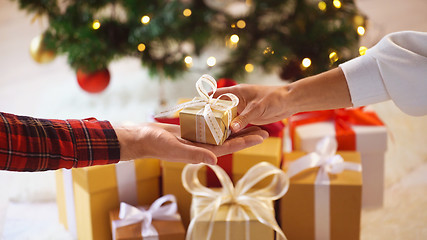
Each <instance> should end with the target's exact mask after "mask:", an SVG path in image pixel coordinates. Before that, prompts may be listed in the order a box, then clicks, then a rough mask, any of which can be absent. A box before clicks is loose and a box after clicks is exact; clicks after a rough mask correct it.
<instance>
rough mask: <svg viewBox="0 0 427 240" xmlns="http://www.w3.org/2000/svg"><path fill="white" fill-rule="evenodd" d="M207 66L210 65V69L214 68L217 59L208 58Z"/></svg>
mask: <svg viewBox="0 0 427 240" xmlns="http://www.w3.org/2000/svg"><path fill="white" fill-rule="evenodd" d="M206 64H208V66H209V67H213V66H215V64H216V58H215V57H208V59H207V60H206Z"/></svg>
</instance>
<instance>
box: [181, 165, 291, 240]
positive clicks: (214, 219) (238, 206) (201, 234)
mask: <svg viewBox="0 0 427 240" xmlns="http://www.w3.org/2000/svg"><path fill="white" fill-rule="evenodd" d="M202 167H203V165H201V164H199V165H187V166H185V168H184V170H183V173H182V182H183V185H184V187H185V189H186V190H187V191H188V192H190V193H191V194H192V196H193V200H192V204H191V215H192V216H191V217H192V219H191V222H190V225H189V226H188V229H187V240H191V239H206V240H216V239H218V240H220V239H221V240H222V239H233V240H244V239H252V240H257V239H259V240H268V239H274V237H275V236H274V231H275V232H276V239H277V240H281V239H286V237H285V235H284V234H283V232H282V230H281V229H280V227H279V225H278V224H277V222H276V219H275V211H274V208H273V201H274V200H276V199H278V198H280V197H282V196H283V195H284V194H285V193H286V191H287V190H288V186H289V179H288V178H287V176H286V174H285V173H284V172H283V171H282V170H281V169H279V168H277V167H275V166H273V165H271V164H269V163H266V162H261V163H259V164H257V165H255V166H254V167H252V168H251V169H249V171H248V172H247V173H246V174H245V175H244V176H243V177H242V178H241V179H240V180H239V181H238V182H237V184H236V186H235V187H234V186H233V183H232V182H231V179H230V178H229V177H228V175H227V173H226V172H225V171H224V170H223V169H222V168H220V167H218V166H209V167H210V168H211V169H212V170H213V171H214V172H215V174H216V175H217V176H218V179H219V180H220V182H221V184H222V188H220V189H210V188H207V187H205V186H204V185H202V184H201V182H200V181H199V178H198V171H199V169H201V168H202ZM270 176H272V177H273V179H272V181H271V183H270V184H269V185H268V186H266V187H265V188H261V189H254V188H253V186H254V185H256V184H257V183H258V182H259V181H261V180H263V179H265V178H267V177H270Z"/></svg>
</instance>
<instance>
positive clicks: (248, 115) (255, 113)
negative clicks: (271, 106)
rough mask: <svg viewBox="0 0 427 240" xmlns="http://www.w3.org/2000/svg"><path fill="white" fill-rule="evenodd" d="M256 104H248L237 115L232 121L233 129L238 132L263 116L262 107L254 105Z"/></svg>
mask: <svg viewBox="0 0 427 240" xmlns="http://www.w3.org/2000/svg"><path fill="white" fill-rule="evenodd" d="M253 106H254V105H253V104H251V105H248V106H247V107H246V108H245V109H243V111H242V113H240V115H239V116H237V117H235V118H234V119H233V121H231V124H230V125H231V131H232V132H238V131H240V130H242V129H243V128H245V127H246V126H247V125H248V124H249V123H251V122H253V121H254V120H256V119H257V118H259V117H260V116H261V109H260V108H259V107H253Z"/></svg>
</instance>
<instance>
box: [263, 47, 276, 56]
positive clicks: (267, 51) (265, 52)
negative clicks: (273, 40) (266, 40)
mask: <svg viewBox="0 0 427 240" xmlns="http://www.w3.org/2000/svg"><path fill="white" fill-rule="evenodd" d="M262 53H263V54H264V55H265V54H269V53H270V54H274V50H272V49H271V47H266V48H265V49H264V51H263V52H262Z"/></svg>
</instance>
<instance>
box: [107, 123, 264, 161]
mask: <svg viewBox="0 0 427 240" xmlns="http://www.w3.org/2000/svg"><path fill="white" fill-rule="evenodd" d="M114 129H115V131H116V134H117V138H118V139H119V143H120V158H121V160H122V161H123V160H131V159H136V158H148V157H153V158H159V159H162V160H166V161H172V162H186V163H207V164H216V162H217V156H218V157H219V156H222V155H226V154H230V153H233V152H236V151H239V150H241V149H244V148H248V147H251V146H253V145H257V144H260V143H262V141H263V140H264V139H265V138H267V137H268V133H267V132H266V131H264V130H262V129H260V128H258V127H250V128H247V129H245V130H243V131H240V132H239V133H236V134H232V135H231V136H230V137H229V138H228V139H227V140H226V141H225V142H224V143H223V144H222V145H219V146H215V145H210V144H203V143H195V142H191V141H188V140H185V139H182V138H181V137H180V135H181V133H180V129H179V126H178V125H171V124H162V123H146V124H142V125H139V126H128V127H114Z"/></svg>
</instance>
